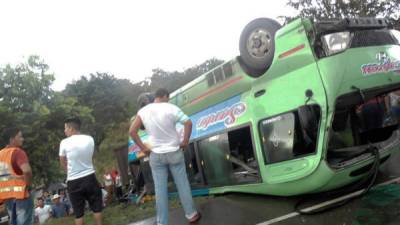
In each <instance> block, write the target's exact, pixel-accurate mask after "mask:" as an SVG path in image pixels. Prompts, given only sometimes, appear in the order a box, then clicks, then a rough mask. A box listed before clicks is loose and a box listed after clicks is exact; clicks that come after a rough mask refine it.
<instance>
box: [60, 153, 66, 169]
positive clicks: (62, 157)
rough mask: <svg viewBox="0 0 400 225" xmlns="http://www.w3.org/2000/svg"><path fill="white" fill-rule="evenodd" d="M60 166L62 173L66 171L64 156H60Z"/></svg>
mask: <svg viewBox="0 0 400 225" xmlns="http://www.w3.org/2000/svg"><path fill="white" fill-rule="evenodd" d="M60 165H61V168H62V169H63V170H64V171H67V157H66V156H60Z"/></svg>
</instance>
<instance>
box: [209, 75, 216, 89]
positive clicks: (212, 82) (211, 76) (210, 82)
mask: <svg viewBox="0 0 400 225" xmlns="http://www.w3.org/2000/svg"><path fill="white" fill-rule="evenodd" d="M207 83H208V86H209V87H211V86H213V85H214V84H215V79H214V74H213V73H209V74H207Z"/></svg>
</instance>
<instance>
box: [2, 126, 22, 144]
mask: <svg viewBox="0 0 400 225" xmlns="http://www.w3.org/2000/svg"><path fill="white" fill-rule="evenodd" d="M20 131H21V130H20V129H19V128H18V127H9V128H6V129H4V131H3V134H2V137H3V140H4V142H5V143H6V144H9V143H10V139H11V138H13V137H15V136H17V134H18V133H19V132H20Z"/></svg>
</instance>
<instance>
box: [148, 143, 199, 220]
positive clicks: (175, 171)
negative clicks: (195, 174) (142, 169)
mask: <svg viewBox="0 0 400 225" xmlns="http://www.w3.org/2000/svg"><path fill="white" fill-rule="evenodd" d="M150 167H151V172H152V174H153V180H154V188H155V192H156V208H157V224H158V225H167V224H168V168H169V169H170V171H171V174H172V176H173V178H174V181H175V185H176V188H177V189H178V193H179V198H180V200H181V204H182V207H183V210H184V211H185V215H186V218H188V219H189V218H192V217H193V216H194V215H196V213H197V211H196V209H195V207H194V203H193V199H192V192H191V190H190V185H189V181H188V178H187V174H186V166H185V158H184V155H183V152H182V150H177V151H174V152H169V153H163V154H157V153H154V152H152V153H151V154H150Z"/></svg>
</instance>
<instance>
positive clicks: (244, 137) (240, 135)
mask: <svg viewBox="0 0 400 225" xmlns="http://www.w3.org/2000/svg"><path fill="white" fill-rule="evenodd" d="M228 139H229V149H230V156H229V158H228V161H230V162H231V163H232V167H233V176H234V179H235V183H236V184H244V183H254V182H257V181H259V174H258V164H257V160H256V158H255V157H254V149H253V143H252V138H251V133H250V127H243V128H240V129H237V130H233V131H230V132H228Z"/></svg>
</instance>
